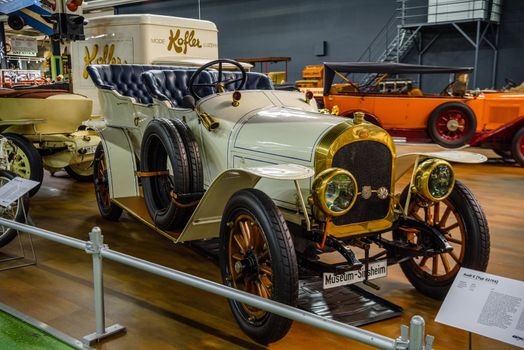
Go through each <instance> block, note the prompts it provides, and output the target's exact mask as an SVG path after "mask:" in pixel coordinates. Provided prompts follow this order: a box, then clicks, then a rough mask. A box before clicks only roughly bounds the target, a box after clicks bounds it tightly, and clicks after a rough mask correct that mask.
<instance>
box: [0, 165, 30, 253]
mask: <svg viewBox="0 0 524 350" xmlns="http://www.w3.org/2000/svg"><path fill="white" fill-rule="evenodd" d="M16 176H17V175H16V174H14V173H12V172H10V171H5V170H0V187H2V186H4V185H5V184H6V183H8V182H9V181H11V180H12V179H14V178H15V177H16ZM28 204H29V196H28V195H27V194H26V195H24V196H22V197H21V198H20V199H18V200H17V201H15V202H13V203H11V204H10V205H9V206H8V207H7V208H4V207H2V206H0V217H1V218H2V219H7V220H13V221H17V222H24V221H25V216H24V208H25V211H26V212H27V210H28V209H29V205H28ZM16 233H17V231H16V230H14V229H12V228H8V227H4V226H1V225H0V247H3V246H5V245H7V244H8V243H9V242H11V241H12V240H13V239H14V238H15V237H16Z"/></svg>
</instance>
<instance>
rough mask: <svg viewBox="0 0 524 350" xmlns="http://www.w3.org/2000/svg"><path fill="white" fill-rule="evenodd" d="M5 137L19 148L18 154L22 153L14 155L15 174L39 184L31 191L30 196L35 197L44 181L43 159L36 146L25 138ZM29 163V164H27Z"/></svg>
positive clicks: (7, 135) (8, 134)
mask: <svg viewBox="0 0 524 350" xmlns="http://www.w3.org/2000/svg"><path fill="white" fill-rule="evenodd" d="M3 136H5V137H7V138H8V139H9V140H11V141H12V142H13V143H14V144H15V145H16V146H17V147H18V149H19V150H18V152H21V153H22V154H20V153H19V154H16V155H14V157H15V159H14V160H13V163H12V164H13V172H14V173H15V174H17V175H18V176H20V177H22V178H24V179H29V180H33V181H37V182H38V186H36V187H35V188H33V189H32V190H31V191H29V196H30V197H33V196H34V195H35V194H36V193H37V192H38V190H39V189H40V186H41V185H42V180H43V179H44V167H43V164H42V157H41V156H40V153H38V151H37V150H36V148H35V146H33V144H32V143H31V142H30V141H29V140H27V139H26V138H25V137H23V136H21V135H17V134H11V133H6V134H3ZM27 162H29V164H27ZM17 169H20V170H17Z"/></svg>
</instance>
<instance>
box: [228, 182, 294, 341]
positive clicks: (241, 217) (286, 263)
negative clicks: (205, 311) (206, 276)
mask: <svg viewBox="0 0 524 350" xmlns="http://www.w3.org/2000/svg"><path fill="white" fill-rule="evenodd" d="M220 252H221V254H220V269H221V272H222V279H223V280H224V284H226V285H228V286H230V287H233V288H236V289H239V290H242V291H244V292H248V293H251V294H254V295H256V296H259V297H262V298H267V299H272V300H275V301H278V302H281V303H285V304H288V305H291V306H295V305H296V302H297V298H298V265H297V260H296V255H295V249H294V246H293V241H292V239H291V235H290V233H289V229H288V227H287V225H286V222H285V220H284V218H283V216H282V213H281V212H280V211H279V210H278V208H277V207H276V205H275V203H273V201H272V200H271V198H269V197H268V196H267V195H266V194H264V193H263V192H261V191H260V190H257V189H244V190H240V191H238V192H236V193H235V194H234V195H233V196H232V197H231V198H230V200H229V201H228V203H227V205H226V208H225V210H224V214H223V215H222V223H221V227H220ZM229 305H230V307H231V311H232V312H233V316H234V317H235V319H236V320H237V323H238V325H239V326H240V328H241V329H242V330H243V331H244V332H245V333H246V334H247V335H248V336H250V337H251V338H252V339H254V340H255V341H257V342H259V343H261V344H268V343H272V342H275V341H277V340H279V339H281V338H282V337H284V336H285V335H286V334H287V332H288V331H289V329H290V328H291V324H292V321H291V320H289V319H286V318H283V317H281V316H278V315H274V314H271V313H269V312H266V311H264V310H260V309H258V308H256V307H253V306H251V305H248V304H244V303H240V302H237V301H234V300H229Z"/></svg>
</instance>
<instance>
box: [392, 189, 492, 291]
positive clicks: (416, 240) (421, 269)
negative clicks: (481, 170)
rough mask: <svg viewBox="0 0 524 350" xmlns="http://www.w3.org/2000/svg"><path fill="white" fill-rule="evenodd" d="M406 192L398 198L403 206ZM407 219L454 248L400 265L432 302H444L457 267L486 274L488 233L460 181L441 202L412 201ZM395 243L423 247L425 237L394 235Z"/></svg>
mask: <svg viewBox="0 0 524 350" xmlns="http://www.w3.org/2000/svg"><path fill="white" fill-rule="evenodd" d="M406 196H407V188H406V189H404V192H403V193H402V196H401V203H404V202H405V200H406ZM408 212H409V215H410V216H411V217H413V218H415V219H416V220H419V221H421V222H423V223H425V224H426V225H430V226H433V227H436V228H437V229H438V230H440V231H441V232H442V233H443V234H444V235H445V237H446V240H447V241H448V242H449V243H450V245H451V246H452V247H453V250H452V251H450V252H449V253H443V254H438V255H434V256H432V257H424V256H421V257H417V258H411V259H409V260H406V261H404V262H401V263H400V267H401V268H402V271H403V272H404V274H405V275H406V277H407V279H408V280H409V281H410V282H411V284H412V285H413V286H414V287H415V288H417V290H419V291H420V292H422V293H423V294H425V295H428V296H430V297H432V298H436V299H443V298H444V297H445V296H446V294H447V292H448V290H449V288H450V287H451V284H452V283H453V280H454V279H455V276H456V275H457V273H458V271H459V269H460V267H462V266H463V267H467V268H470V269H474V270H479V271H486V268H487V266H488V260H489V246H490V242H489V229H488V224H487V221H486V217H485V215H484V212H483V211H482V208H481V207H480V204H479V202H478V201H477V200H476V198H475V197H474V196H473V194H472V193H471V192H470V190H469V189H468V188H467V187H466V186H465V185H463V184H462V183H461V182H460V181H456V182H455V187H454V188H453V191H452V192H451V194H450V195H449V197H448V198H446V199H445V200H443V201H442V202H436V203H432V202H427V201H425V200H424V199H422V198H421V197H419V196H416V195H415V196H414V197H412V200H411V202H410V206H409V211H408ZM393 237H394V238H395V239H399V240H402V241H404V242H409V243H412V244H417V245H418V244H422V245H424V244H425V243H424V242H425V241H426V240H427V237H424V236H423V235H422V234H421V233H419V232H411V231H409V232H407V231H404V230H396V231H393Z"/></svg>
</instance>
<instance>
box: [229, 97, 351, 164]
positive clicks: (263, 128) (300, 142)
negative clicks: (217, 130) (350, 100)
mask: <svg viewBox="0 0 524 350" xmlns="http://www.w3.org/2000/svg"><path fill="white" fill-rule="evenodd" d="M348 122H351V121H350V120H349V119H347V118H343V117H336V116H333V115H329V114H322V113H316V112H310V111H304V110H301V109H299V108H292V107H282V106H272V107H265V108H263V109H260V110H258V111H256V112H254V113H250V114H248V115H246V116H245V117H244V118H242V119H241V120H239V122H238V123H237V125H236V127H235V131H234V132H233V135H232V137H231V139H230V145H229V146H230V149H231V150H232V153H233V157H239V158H242V157H249V159H256V160H263V161H265V162H267V163H285V162H287V163H290V162H291V163H300V164H304V165H309V166H312V165H313V162H314V154H315V149H316V146H317V144H318V143H319V142H320V140H321V139H322V136H323V135H324V134H326V133H327V132H328V131H329V130H330V129H331V128H333V127H335V126H336V125H338V124H341V123H348Z"/></svg>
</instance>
